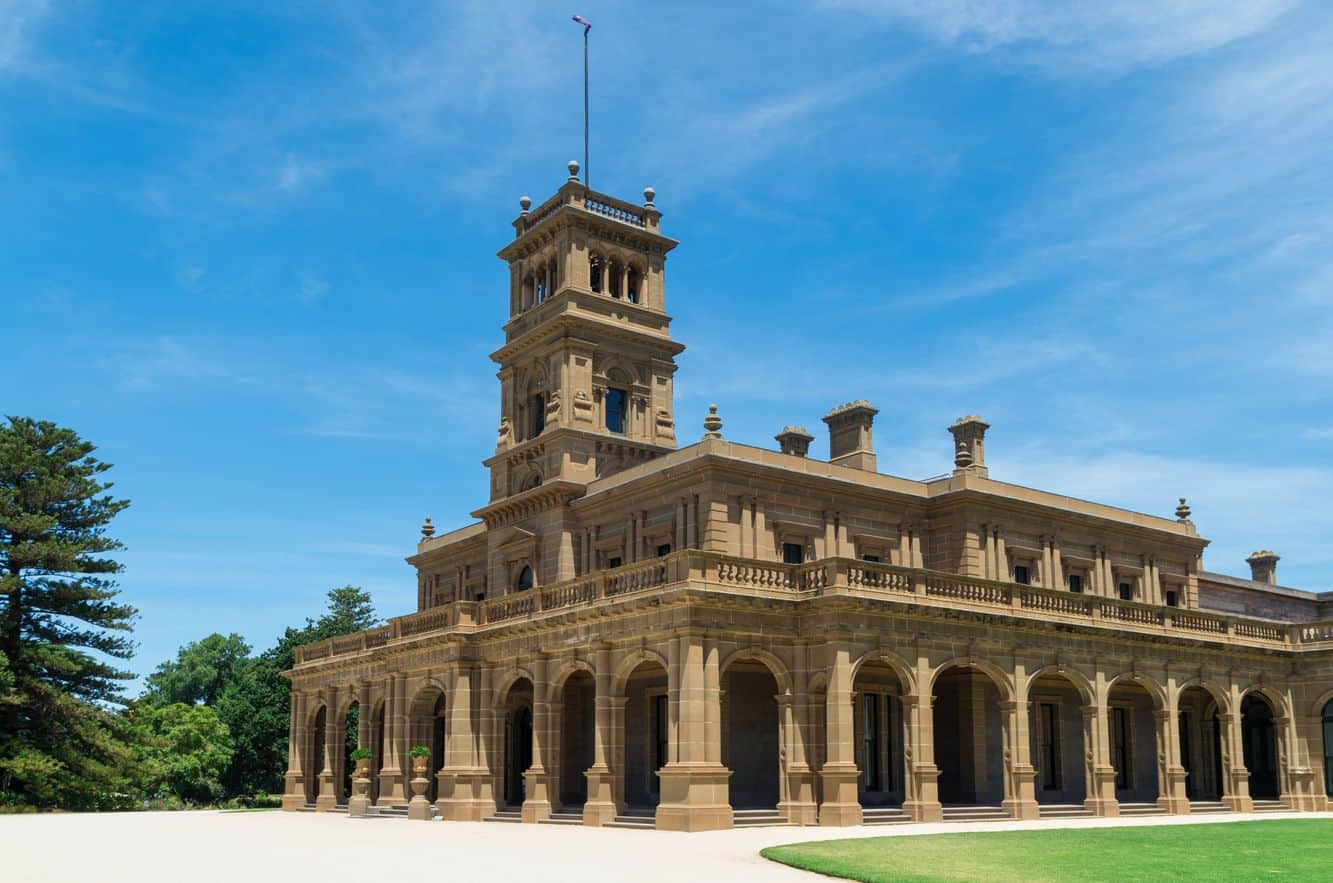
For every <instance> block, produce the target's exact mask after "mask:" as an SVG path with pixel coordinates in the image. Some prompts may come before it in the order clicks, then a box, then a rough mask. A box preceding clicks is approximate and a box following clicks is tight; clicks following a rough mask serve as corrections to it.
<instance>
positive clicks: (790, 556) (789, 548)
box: [782, 543, 805, 564]
mask: <svg viewBox="0 0 1333 883" xmlns="http://www.w3.org/2000/svg"><path fill="white" fill-rule="evenodd" d="M782 563H783V564H804V563H805V546H803V545H801V544H800V543H783V544H782Z"/></svg>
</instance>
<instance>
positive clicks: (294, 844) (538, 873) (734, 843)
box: [0, 812, 1333, 883]
mask: <svg viewBox="0 0 1333 883" xmlns="http://www.w3.org/2000/svg"><path fill="white" fill-rule="evenodd" d="M1273 818H1333V813H1303V814H1300V815H1293V814H1287V813H1282V814H1262V815H1257V816H1256V815H1231V814H1218V815H1199V816H1184V817H1180V816H1177V817H1160V816H1159V817H1150V818H1133V819H1106V820H1102V819H1066V820H1057V819H1053V820H1050V821H1034V822H984V823H975V824H966V825H964V824H957V823H953V824H929V825H888V826H883V827H871V828H865V827H861V828H749V829H738V830H733V831H716V832H709V833H702V834H675V833H669V832H665V831H634V830H623V829H612V828H581V827H576V826H564V825H510V824H494V823H471V824H470V823H463V822H439V821H434V822H411V821H408V820H406V819H374V820H361V819H349V818H347V817H346V816H344V815H342V814H333V813H330V814H315V813H283V812H248V813H224V812H176V813H115V814H103V815H82V814H58V815H28V816H0V880H3V881H5V883H11V881H12V883H47V881H59V883H66V881H76V880H78V881H82V880H90V881H98V883H131V881H133V883H141V881H172V883H175V881H181V883H187V881H197V883H267V881H284V883H341V881H357V883H370V881H384V880H392V881H415V880H421V881H428V880H446V881H474V880H506V879H507V880H540V881H542V883H563V881H587V883H602V881H617V883H619V881H631V883H656V881H668V880H669V881H672V883H707V881H714V880H718V881H722V880H747V881H748V880H761V881H762V880H773V881H783V880H785V881H796V880H805V881H807V883H812V881H818V880H823V879H827V878H822V877H816V876H815V875H811V874H806V873H805V872H802V871H796V870H792V869H790V868H787V867H783V866H781V865H777V864H774V863H772V862H769V861H766V860H765V859H762V858H760V857H759V850H760V849H762V848H763V847H765V846H771V845H773V844H778V843H794V842H798V841H805V840H827V839H830V838H840V837H883V836H911V835H915V834H937V833H947V832H963V831H994V830H1020V829H1029V828H1055V827H1058V828H1095V827H1109V826H1128V825H1161V824H1218V823H1222V822H1230V821H1241V820H1255V819H1257V820H1263V819H1273Z"/></svg>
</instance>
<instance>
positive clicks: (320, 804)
mask: <svg viewBox="0 0 1333 883" xmlns="http://www.w3.org/2000/svg"><path fill="white" fill-rule="evenodd" d="M324 702H325V704H324V757H323V759H322V761H320V760H319V759H317V760H316V762H317V763H320V771H319V796H318V797H316V798H315V812H328V811H329V810H331V809H333V808H334V807H335V806H337V805H338V792H337V786H336V784H335V780H336V779H337V776H336V773H335V768H336V766H337V750H338V749H337V740H338V739H342V738H345V735H344V733H343V727H340V726H337V723H336V722H335V721H334V717H336V716H337V707H338V690H337V688H335V687H330V688H329V689H328V691H327V693H326V695H325V700H324Z"/></svg>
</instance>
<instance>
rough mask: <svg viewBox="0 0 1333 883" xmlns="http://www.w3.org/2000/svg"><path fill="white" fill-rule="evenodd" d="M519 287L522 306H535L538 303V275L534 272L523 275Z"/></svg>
mask: <svg viewBox="0 0 1333 883" xmlns="http://www.w3.org/2000/svg"><path fill="white" fill-rule="evenodd" d="M519 289H520V293H519V303H520V305H521V306H520V308H521V309H524V310H528V309H531V308H532V307H533V306H535V305H536V303H537V277H536V276H535V275H534V274H532V273H529V274H527V275H526V276H524V277H523V281H522V282H521V283H520V285H519Z"/></svg>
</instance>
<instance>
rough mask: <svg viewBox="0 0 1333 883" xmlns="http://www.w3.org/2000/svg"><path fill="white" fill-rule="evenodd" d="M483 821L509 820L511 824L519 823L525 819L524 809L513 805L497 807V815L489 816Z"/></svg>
mask: <svg viewBox="0 0 1333 883" xmlns="http://www.w3.org/2000/svg"><path fill="white" fill-rule="evenodd" d="M482 821H486V822H507V823H509V824H519V823H521V822H522V821H523V811H522V810H521V809H514V808H512V807H504V808H503V809H497V810H496V811H495V815H493V816H488V817H487V818H485V819H483V820H482Z"/></svg>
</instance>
